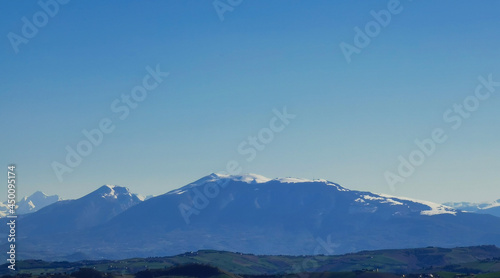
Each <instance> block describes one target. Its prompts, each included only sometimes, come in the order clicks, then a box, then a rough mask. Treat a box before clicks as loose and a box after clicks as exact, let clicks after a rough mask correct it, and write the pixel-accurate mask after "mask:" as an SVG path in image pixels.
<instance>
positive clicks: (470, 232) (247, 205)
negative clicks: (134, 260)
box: [0, 174, 500, 260]
mask: <svg viewBox="0 0 500 278" xmlns="http://www.w3.org/2000/svg"><path fill="white" fill-rule="evenodd" d="M19 223H22V224H20V226H19V229H18V231H17V233H18V239H19V241H20V242H22V244H20V245H19V247H18V256H19V257H20V258H21V259H44V260H81V259H102V258H106V259H121V258H130V257H151V256H165V255H175V254H180V253H183V252H189V251H197V250H200V249H214V250H225V251H234V252H243V253H252V254H266V255H312V254H330V255H331V254H344V253H351V252H357V251H360V250H376V249H388V248H394V249H400V248H417V247H426V246H439V247H456V246H471V245H485V244H493V245H500V218H499V217H495V216H492V215H488V214H478V213H470V212H464V211H461V210H459V209H454V208H451V207H449V206H445V205H440V204H435V203H432V202H426V201H418V200H412V199H408V198H402V197H394V196H388V195H383V194H375V193H371V192H363V191H355V190H349V189H347V188H344V187H342V186H340V185H338V184H336V183H333V182H330V181H326V180H306V179H298V178H279V179H268V178H265V177H262V176H259V175H254V174H247V175H239V176H229V175H221V174H211V175H208V176H206V177H203V178H201V179H199V180H197V181H195V182H193V183H190V184H188V185H186V186H184V187H181V188H179V189H176V190H173V191H170V192H168V193H165V194H163V195H160V196H156V197H153V198H150V199H147V200H144V198H141V197H140V196H138V195H136V194H132V193H130V192H129V190H128V189H127V188H125V187H119V186H109V185H106V186H102V187H100V188H99V189H98V190H96V191H94V192H92V193H90V194H88V195H86V196H84V197H82V198H79V199H76V200H66V201H58V202H56V203H53V204H51V205H48V206H46V207H44V208H42V209H40V210H38V211H36V212H33V213H29V214H26V215H22V216H20V217H19ZM3 226H6V225H3ZM1 232H2V235H0V236H1V237H2V238H6V235H5V236H4V235H3V234H6V233H7V230H6V229H5V227H4V228H3V229H2V230H1ZM3 244H4V245H6V244H7V243H6V242H5V241H4V242H3Z"/></svg>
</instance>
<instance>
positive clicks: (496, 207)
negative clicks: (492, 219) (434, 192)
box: [444, 199, 500, 217]
mask: <svg viewBox="0 0 500 278" xmlns="http://www.w3.org/2000/svg"><path fill="white" fill-rule="evenodd" d="M444 205H446V206H450V207H452V208H455V209H458V210H462V211H465V212H474V213H482V214H491V215H494V216H497V217H500V199H499V200H496V201H493V202H484V203H471V202H449V203H444Z"/></svg>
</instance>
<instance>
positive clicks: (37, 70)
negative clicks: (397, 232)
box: [0, 0, 500, 202]
mask: <svg viewBox="0 0 500 278" xmlns="http://www.w3.org/2000/svg"><path fill="white" fill-rule="evenodd" d="M42 1H44V0H42ZM221 1H222V0H221ZM45 2H47V1H45ZM222 2H223V3H227V1H222ZM389 2H390V1H369V2H354V1H248V0H243V1H242V2H241V4H239V5H237V6H235V7H233V10H232V11H230V12H226V13H224V20H223V21H221V20H220V19H219V17H218V14H217V12H216V10H215V9H214V5H213V1H122V2H120V4H121V5H118V4H113V3H112V2H101V1H85V2H77V1H70V2H69V3H67V4H64V5H62V4H60V5H59V11H58V12H57V13H56V14H55V15H54V17H50V18H49V19H48V22H47V24H46V25H44V26H42V27H40V28H39V30H38V32H37V34H36V35H35V36H34V37H32V38H29V39H28V43H26V44H20V45H18V50H19V51H18V53H16V52H15V51H14V49H13V47H12V44H11V42H10V41H9V38H8V34H9V33H11V32H12V33H15V34H18V35H22V28H23V24H24V23H23V21H22V18H23V17H26V18H27V19H28V20H30V21H32V20H33V15H34V14H36V13H37V12H39V11H42V8H41V6H40V5H39V4H37V2H36V1H24V2H18V1H10V2H6V3H4V9H2V10H3V12H2V17H1V19H0V20H1V21H2V24H1V25H0V33H1V34H4V37H3V38H4V39H3V40H1V43H0V48H1V51H0V59H1V63H0V67H1V68H2V75H1V76H0V84H1V85H0V86H1V87H0V94H1V97H2V98H1V99H2V101H1V102H0V123H1V127H2V129H3V133H2V136H1V137H0V145H1V146H2V147H1V157H0V160H1V162H2V163H1V165H4V167H6V166H7V165H8V164H9V163H16V164H17V166H18V183H19V184H18V190H19V195H20V196H23V195H27V194H31V193H33V192H34V191H36V190H42V191H44V192H46V193H48V194H59V195H61V196H62V197H64V198H76V197H79V196H81V195H83V194H85V193H88V192H90V191H92V190H94V189H96V188H97V187H99V186H100V185H102V184H118V185H123V186H127V187H129V188H130V189H131V190H132V191H134V192H137V193H141V194H144V195H147V194H161V193H165V192H167V191H169V190H172V189H175V188H177V187H180V186H182V185H185V184H187V183H189V182H191V181H194V180H196V179H198V178H200V177H202V176H204V175H207V174H209V173H211V172H220V171H223V170H225V168H226V163H227V162H228V161H230V160H236V161H238V162H239V163H240V165H241V167H242V171H243V172H251V173H258V174H261V175H264V176H267V177H270V178H273V177H286V176H295V177H303V178H324V179H328V180H331V181H334V182H338V183H340V184H341V185H343V186H345V187H348V188H351V189H357V190H366V191H373V192H379V193H388V194H393V195H401V196H406V197H412V198H419V199H425V200H430V201H436V202H444V201H462V200H463V201H486V200H493V199H499V198H500V193H499V190H498V185H499V184H498V180H499V177H500V176H499V174H498V173H499V172H498V168H499V166H500V159H498V158H499V157H500V143H499V141H498V137H499V135H500V129H499V127H500V110H499V109H498V106H499V105H500V93H499V92H500V87H499V88H498V91H497V92H496V93H492V94H491V97H490V98H488V99H487V100H485V101H481V103H480V106H479V108H478V109H477V110H475V111H474V112H473V113H471V116H470V117H469V118H468V119H464V121H463V124H462V125H461V127H460V128H458V129H456V130H453V129H451V128H450V126H451V125H450V124H449V123H446V122H445V121H444V120H443V113H444V112H445V111H447V110H448V109H450V108H452V107H453V105H454V104H455V103H462V101H463V100H464V99H465V98H466V97H467V96H470V95H473V94H474V90H475V88H476V86H478V84H479V81H478V76H484V77H487V76H488V75H490V74H491V75H492V78H493V80H499V81H500V67H499V64H498V61H500V52H499V51H498V45H499V42H500V33H499V31H498V26H500V18H499V17H498V12H497V11H498V10H499V8H500V3H498V2H496V1H483V2H481V4H478V3H475V2H472V1H453V2H452V1H439V2H425V1H401V2H400V7H401V9H402V10H401V12H400V13H398V14H393V15H392V16H391V20H390V22H389V24H388V25H387V26H386V27H381V30H380V32H379V34H377V35H376V36H375V37H373V38H372V39H371V43H370V44H369V45H368V46H367V47H365V48H363V49H361V51H360V53H359V54H353V55H352V56H351V58H352V60H351V62H350V63H348V62H347V61H346V59H345V57H344V55H343V53H342V51H341V48H340V47H339V45H340V44H341V43H342V42H346V43H349V44H354V36H355V31H354V28H355V27H359V28H361V29H364V28H365V25H366V24H367V23H369V22H370V21H373V20H374V18H373V16H372V15H371V14H370V12H371V11H372V10H373V11H375V12H379V11H380V10H383V9H387V5H388V3H389ZM157 65H159V67H160V68H161V70H162V71H165V72H167V71H168V72H169V73H170V75H169V76H168V77H167V78H166V79H165V80H164V82H162V83H161V84H160V85H159V86H158V88H156V89H154V90H153V91H151V92H149V93H148V96H147V98H145V100H144V101H142V102H140V103H138V106H137V108H135V109H132V110H131V111H130V114H129V116H128V117H127V118H126V119H124V120H120V119H119V118H118V114H116V113H114V112H112V111H111V109H110V104H111V103H112V102H113V101H114V100H115V99H119V98H120V97H121V95H122V94H130V92H131V89H132V88H134V86H136V85H139V84H141V83H142V80H143V78H144V76H145V75H146V74H148V72H147V70H146V67H148V66H149V67H151V68H155V67H156V66H157ZM283 107H287V110H288V111H289V113H292V114H294V115H296V118H295V119H293V120H291V122H290V124H289V125H288V126H286V128H285V129H284V130H283V131H282V132H279V133H276V134H275V136H274V140H272V142H270V143H269V144H267V145H266V146H265V149H264V150H262V151H260V152H258V154H257V156H256V158H255V159H254V160H253V161H251V162H248V161H246V158H247V156H245V155H241V154H240V153H239V152H238V150H237V149H238V146H239V144H240V143H241V142H242V141H244V140H246V139H247V138H248V137H249V136H255V135H257V134H258V132H259V131H260V130H261V129H263V128H266V127H268V125H269V121H270V119H272V118H273V117H274V114H273V109H277V110H280V111H281V110H282V109H283ZM103 118H110V119H111V120H112V121H113V124H114V125H115V129H114V131H113V132H111V133H110V134H105V135H104V137H103V142H102V144H100V145H99V146H97V147H95V148H94V149H93V151H92V153H91V154H90V155H88V156H87V157H84V158H83V160H82V162H81V164H80V165H79V166H77V167H75V168H74V169H73V171H72V172H71V173H65V174H64V175H63V180H62V182H60V181H59V180H58V178H57V176H56V174H55V173H54V171H53V168H52V166H51V164H52V163H53V162H54V161H58V162H61V163H64V160H65V156H66V150H65V147H66V146H70V147H73V148H75V146H76V145H77V143H78V142H80V141H81V140H84V139H85V137H84V135H82V130H83V129H87V130H90V129H94V128H96V127H98V123H99V121H100V120H101V119H103ZM434 128H442V129H443V130H445V131H446V135H448V140H447V141H446V142H445V143H443V144H439V145H438V146H437V147H436V151H435V152H434V153H433V154H432V155H431V156H429V157H427V158H426V159H425V162H424V163H423V164H422V165H421V166H418V167H416V169H415V171H414V173H413V174H412V175H411V176H410V177H408V178H407V179H405V181H404V182H402V183H399V184H397V185H396V186H395V191H392V190H391V188H390V187H389V186H388V184H387V182H386V179H385V178H384V173H386V172H387V171H391V172H396V170H397V167H398V163H399V160H398V156H400V155H401V156H403V157H408V155H409V154H410V153H411V152H412V151H413V150H415V148H416V147H415V143H414V141H415V139H424V138H429V137H430V136H431V132H432V130H433V129H434ZM5 172H6V170H4V171H1V175H0V176H1V177H4V178H3V179H4V180H5V178H6V173H5ZM0 196H3V197H2V198H3V199H5V197H6V194H5V193H4V192H0Z"/></svg>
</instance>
